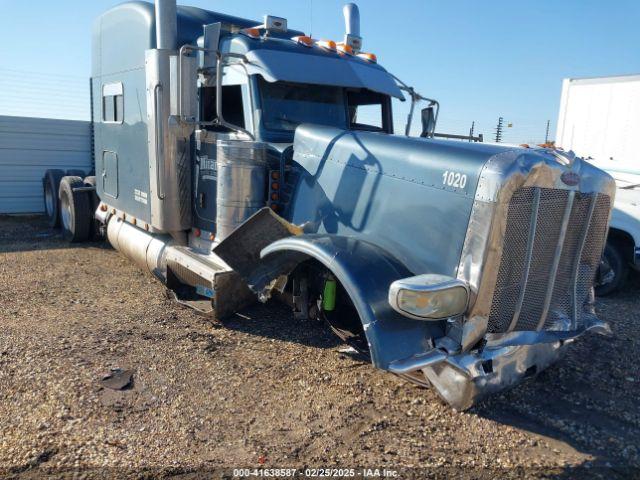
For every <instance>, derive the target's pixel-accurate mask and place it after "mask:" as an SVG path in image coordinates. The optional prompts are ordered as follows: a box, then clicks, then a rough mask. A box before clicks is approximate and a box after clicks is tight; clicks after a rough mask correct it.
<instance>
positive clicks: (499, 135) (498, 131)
mask: <svg viewBox="0 0 640 480" xmlns="http://www.w3.org/2000/svg"><path fill="white" fill-rule="evenodd" d="M503 121H504V119H503V118H502V117H499V118H498V125H497V126H496V137H495V140H496V143H500V142H501V141H502V128H503V124H502V123H503Z"/></svg>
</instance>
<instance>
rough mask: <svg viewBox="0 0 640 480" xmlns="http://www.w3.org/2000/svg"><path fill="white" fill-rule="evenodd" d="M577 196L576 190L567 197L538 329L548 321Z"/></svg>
mask: <svg viewBox="0 0 640 480" xmlns="http://www.w3.org/2000/svg"><path fill="white" fill-rule="evenodd" d="M575 197H576V192H575V190H571V191H569V195H568V197H567V205H566V206H565V208H564V216H563V217H562V226H561V227H560V235H559V236H558V243H557V244H556V251H555V254H554V256H553V264H552V266H551V272H549V285H548V286H547V294H546V296H545V299H544V307H543V308H542V314H541V315H540V321H539V322H538V326H537V328H536V330H537V331H540V330H542V327H543V326H544V323H545V322H546V321H547V315H548V314H549V307H550V306H551V298H552V297H553V290H554V287H555V284H556V275H557V274H558V266H559V265H560V256H561V255H562V248H563V247H564V239H565V237H566V235H567V226H568V225H569V218H570V217H571V209H572V208H573V199H574V198H575Z"/></svg>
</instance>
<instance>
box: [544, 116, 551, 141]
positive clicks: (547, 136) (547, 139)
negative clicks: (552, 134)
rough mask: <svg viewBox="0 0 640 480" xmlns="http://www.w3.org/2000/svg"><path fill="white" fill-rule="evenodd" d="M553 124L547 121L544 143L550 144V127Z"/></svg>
mask: <svg viewBox="0 0 640 480" xmlns="http://www.w3.org/2000/svg"><path fill="white" fill-rule="evenodd" d="M550 124H551V120H547V131H546V133H545V134H544V143H545V144H547V143H549V125H550Z"/></svg>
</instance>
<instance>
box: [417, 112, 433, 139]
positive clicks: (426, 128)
mask: <svg viewBox="0 0 640 480" xmlns="http://www.w3.org/2000/svg"><path fill="white" fill-rule="evenodd" d="M421 116H422V132H421V133H420V136H421V137H423V138H429V137H433V134H434V133H435V131H436V115H435V110H434V108H433V105H430V106H428V107H425V108H423V109H422V111H421Z"/></svg>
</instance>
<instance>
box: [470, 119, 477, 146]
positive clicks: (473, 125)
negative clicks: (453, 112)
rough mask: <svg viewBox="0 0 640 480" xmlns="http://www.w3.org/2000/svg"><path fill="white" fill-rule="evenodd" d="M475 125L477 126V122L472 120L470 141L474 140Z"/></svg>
mask: <svg viewBox="0 0 640 480" xmlns="http://www.w3.org/2000/svg"><path fill="white" fill-rule="evenodd" d="M475 126H476V122H475V121H473V122H471V129H470V130H469V141H470V142H472V141H473V133H474V132H473V130H474V128H475Z"/></svg>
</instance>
